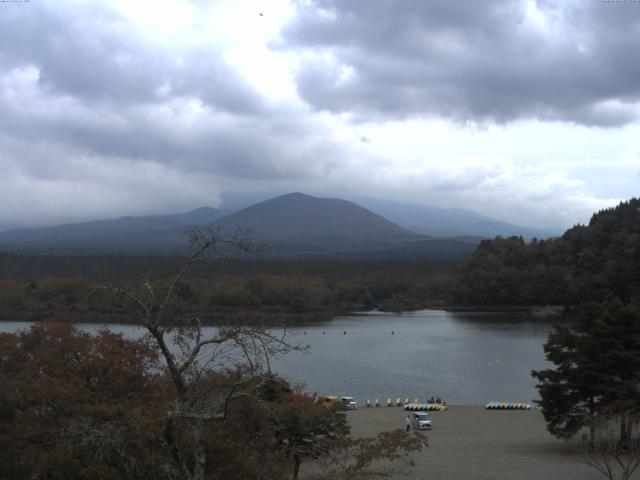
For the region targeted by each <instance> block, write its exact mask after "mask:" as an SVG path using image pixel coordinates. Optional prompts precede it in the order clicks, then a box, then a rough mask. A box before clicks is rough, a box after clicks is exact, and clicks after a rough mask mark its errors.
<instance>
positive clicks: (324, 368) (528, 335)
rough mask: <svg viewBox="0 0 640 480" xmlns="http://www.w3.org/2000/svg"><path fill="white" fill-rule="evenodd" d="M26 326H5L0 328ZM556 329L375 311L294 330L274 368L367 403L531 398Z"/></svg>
mask: <svg viewBox="0 0 640 480" xmlns="http://www.w3.org/2000/svg"><path fill="white" fill-rule="evenodd" d="M26 325H27V324H25V323H16V322H7V323H0V331H15V330H17V329H18V328H24V327H25V326H26ZM83 328H85V329H87V330H91V331H95V330H97V329H99V328H101V326H98V325H84V326H83ZM109 328H110V329H112V330H115V331H119V332H122V333H124V334H125V335H126V336H129V337H139V336H141V335H142V334H143V333H144V331H143V330H142V329H140V328H139V327H132V326H127V325H110V326H109ZM550 328H551V324H549V323H546V322H540V321H530V319H529V318H528V317H526V316H522V315H518V314H514V313H508V314H505V313H485V312H483V313H468V312H465V313H453V312H445V311H434V310H424V311H419V312H411V313H404V314H390V313H381V312H371V313H367V314H366V315H356V316H344V317H338V318H335V319H334V320H332V321H330V322H324V323H321V324H315V325H305V326H304V327H296V328H292V329H290V332H291V333H292V334H293V335H294V337H295V340H297V341H298V342H300V343H304V344H308V345H309V347H310V348H309V349H308V350H307V351H305V352H294V353H291V354H289V355H286V356H284V357H282V358H279V359H277V360H276V361H274V362H273V364H272V367H273V369H274V370H276V371H278V372H279V373H281V374H282V375H283V376H285V377H286V378H288V379H290V380H292V381H293V382H295V383H304V384H305V387H304V388H305V390H307V391H309V392H318V393H320V394H330V393H335V394H338V395H347V394H348V395H352V396H355V397H356V398H357V399H358V400H359V401H360V403H361V404H362V403H363V402H364V400H365V399H366V398H370V399H372V400H373V399H375V398H379V399H380V400H381V401H384V402H386V399H387V398H390V397H391V398H394V399H395V398H397V397H401V398H403V399H404V398H407V397H408V398H411V399H413V398H415V397H418V398H419V399H420V400H424V399H426V398H428V397H430V396H432V395H433V396H440V397H442V398H443V399H444V400H446V401H447V402H448V403H450V404H458V405H460V404H484V403H486V402H488V401H490V400H505V401H526V402H530V401H531V400H532V399H534V398H537V392H536V390H535V388H534V385H535V382H534V380H533V379H532V378H531V375H530V373H531V370H533V369H539V368H544V367H545V365H546V364H545V360H544V352H543V350H542V344H543V343H544V341H545V338H546V335H547V333H548V332H549V330H550ZM345 332H346V334H345ZM392 332H393V333H392Z"/></svg>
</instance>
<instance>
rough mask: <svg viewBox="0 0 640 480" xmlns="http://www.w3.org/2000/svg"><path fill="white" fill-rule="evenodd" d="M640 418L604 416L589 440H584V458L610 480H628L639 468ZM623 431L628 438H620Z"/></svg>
mask: <svg viewBox="0 0 640 480" xmlns="http://www.w3.org/2000/svg"><path fill="white" fill-rule="evenodd" d="M639 420H640V418H638V417H637V416H630V415H629V414H626V413H624V414H612V415H607V416H602V417H600V418H599V419H598V420H596V421H595V422H594V424H593V426H592V429H591V430H592V432H595V435H592V436H591V437H590V438H585V439H583V448H584V459H585V462H586V463H587V465H589V466H591V467H593V468H594V469H595V470H597V471H598V472H600V473H601V474H602V475H603V476H604V477H606V478H608V479H609V480H618V479H619V480H628V479H630V478H631V476H632V475H633V474H634V472H635V471H636V470H637V469H638V467H640V439H639V438H637V432H635V431H634V430H637V427H638V425H639V424H640V422H639ZM621 428H624V429H625V430H626V431H625V435H623V436H621V435H620V431H619V430H620V429H621Z"/></svg>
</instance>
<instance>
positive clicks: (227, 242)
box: [100, 227, 303, 480]
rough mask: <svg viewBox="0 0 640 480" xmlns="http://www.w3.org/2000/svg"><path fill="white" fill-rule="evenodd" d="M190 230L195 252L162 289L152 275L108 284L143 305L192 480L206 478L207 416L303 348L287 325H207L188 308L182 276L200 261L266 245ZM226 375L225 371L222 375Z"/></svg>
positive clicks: (181, 460) (175, 447)
mask: <svg viewBox="0 0 640 480" xmlns="http://www.w3.org/2000/svg"><path fill="white" fill-rule="evenodd" d="M189 234H190V238H191V243H192V247H193V253H192V254H191V255H190V256H189V257H188V258H187V259H186V261H185V262H184V264H183V265H182V267H181V268H180V269H179V271H178V272H177V273H176V274H175V275H174V276H173V277H172V278H171V279H170V281H169V283H168V286H166V285H165V287H164V288H163V289H162V291H160V290H158V289H156V287H155V286H154V284H153V282H152V281H151V279H150V278H147V279H146V280H145V282H144V285H143V288H141V289H139V290H136V291H133V290H131V289H127V288H122V287H101V288H100V290H103V291H106V292H108V293H109V294H110V297H111V300H112V301H115V300H116V299H118V298H126V299H128V300H129V301H130V302H132V303H133V305H135V307H136V308H137V310H138V312H139V314H140V319H139V320H140V323H141V324H142V326H144V328H145V329H146V330H147V332H148V337H149V338H150V341H151V342H152V344H154V346H155V347H156V348H157V349H158V350H159V351H160V352H161V355H162V358H163V360H164V363H165V364H166V368H167V371H168V374H169V377H170V379H171V382H172V384H173V390H174V395H173V401H172V402H171V405H170V406H169V408H168V409H167V412H166V416H165V418H164V429H163V433H164V440H165V442H166V446H167V448H168V449H169V451H170V453H171V457H172V459H173V461H174V463H175V465H176V469H177V472H176V474H177V475H179V477H181V478H183V479H185V480H203V479H204V478H205V467H206V462H207V459H206V438H205V427H206V424H207V422H212V421H219V420H223V419H225V418H226V416H227V413H228V408H229V404H230V403H231V402H233V401H234V400H236V399H239V398H242V397H247V396H255V395H256V392H257V390H258V388H259V387H260V383H261V381H262V380H263V379H266V378H272V377H271V376H269V375H267V374H269V373H270V363H269V361H270V358H272V357H273V356H276V355H280V354H284V353H287V352H289V351H291V350H294V349H296V350H297V349H302V348H303V347H300V346H298V345H294V344H292V343H291V342H290V341H289V339H288V336H287V332H286V329H284V328H282V329H278V330H277V331H276V330H274V329H269V328H267V326H265V325H263V324H255V323H254V324H239V323H226V324H222V325H218V326H216V327H215V328H211V329H204V328H203V326H202V322H201V319H200V318H199V317H198V316H195V315H192V314H189V312H188V311H186V310H185V309H183V308H182V303H183V298H182V295H181V288H183V283H182V282H183V280H184V279H185V276H186V275H187V274H188V273H189V271H190V270H191V268H192V267H193V266H194V264H195V263H196V262H201V261H204V260H206V259H207V258H210V257H211V256H217V257H220V256H228V255H229V254H232V253H239V254H257V253H259V251H260V246H259V245H258V244H256V243H255V242H254V241H252V240H251V239H250V238H249V237H248V236H247V234H246V233H245V232H241V231H239V232H236V233H233V234H226V233H224V232H222V231H221V230H220V229H218V228H213V227H209V228H198V229H194V230H192V231H191V232H190V233H189ZM221 373H225V374H224V375H218V378H217V379H216V378H215V377H216V374H221ZM220 377H223V378H224V380H223V381H220ZM261 379H262V380H261ZM185 432H186V437H187V438H188V441H187V442H185V441H180V440H179V438H178V436H179V435H178V434H181V435H185Z"/></svg>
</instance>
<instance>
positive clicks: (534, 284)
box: [0, 199, 640, 323]
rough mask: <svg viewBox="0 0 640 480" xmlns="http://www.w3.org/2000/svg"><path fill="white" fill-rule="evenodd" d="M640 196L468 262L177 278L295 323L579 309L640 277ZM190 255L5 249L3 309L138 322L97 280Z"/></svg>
mask: <svg viewBox="0 0 640 480" xmlns="http://www.w3.org/2000/svg"><path fill="white" fill-rule="evenodd" d="M638 208H640V200H638V199H631V200H629V201H626V202H623V203H621V204H620V205H618V206H616V207H615V208H610V209H606V210H602V211H600V212H598V213H595V214H594V215H593V216H592V218H591V220H590V222H589V223H588V225H577V226H575V227H573V228H571V229H569V230H567V231H566V232H565V233H564V234H563V235H562V236H561V237H557V238H550V239H544V240H543V239H540V240H538V239H532V240H531V241H529V242H527V241H525V240H524V239H523V238H522V237H509V238H502V237H496V238H495V239H492V240H484V241H482V242H481V243H480V245H479V246H478V248H477V249H476V251H475V252H474V253H473V254H472V255H471V256H469V257H467V258H466V259H464V260H463V261H462V262H459V263H457V264H453V263H450V262H444V261H443V262H433V261H414V262H412V261H408V260H395V261H390V260H387V261H382V260H377V261H376V260H304V261H302V260H267V259H260V258H253V257H246V256H245V257H243V258H230V259H219V258H218V259H216V258H212V259H209V260H208V261H203V262H201V263H199V264H197V265H194V267H193V270H192V272H190V275H189V276H188V277H186V278H185V279H184V280H183V281H182V283H181V285H180V288H181V293H182V295H183V297H184V298H183V299H184V301H185V308H188V309H190V310H191V311H192V312H194V313H198V314H199V315H201V316H202V317H203V319H204V321H206V322H208V323H215V322H216V321H217V319H220V318H228V317H234V318H247V319H249V318H252V317H260V318H261V319H262V320H268V319H269V318H270V317H274V318H275V317H278V318H282V317H285V318H287V319H288V320H289V321H292V322H304V321H309V320H314V321H315V320H322V319H330V318H332V317H333V316H335V315H336V314H340V313H346V312H350V311H362V310H370V309H373V308H378V309H381V310H389V311H401V310H414V309H420V308H442V307H447V308H459V307H485V308H495V307H503V308H504V307H522V308H529V307H531V306H535V305H561V306H566V307H571V306H576V305H579V304H581V303H583V302H585V301H602V300H605V299H606V298H607V296H610V295H614V296H616V297H619V298H620V299H622V300H624V301H626V300H628V299H629V298H630V297H631V296H632V295H633V292H634V291H636V292H637V291H638V287H639V286H640V285H639V284H640V222H638ZM182 261H183V259H182V258H174V257H144V256H121V255H101V256H52V255H44V256H35V255H34V256H25V255H14V254H9V253H3V254H0V316H1V317H2V318H3V319H9V320H19V319H22V320H41V319H46V318H51V317H54V316H55V317H57V318H65V319H68V320H71V321H96V320H99V321H107V320H112V321H121V322H135V321H136V319H135V318H131V317H130V315H129V313H128V312H129V309H128V305H127V304H126V302H125V303H123V304H117V303H116V304H111V305H109V308H107V309H105V305H104V304H103V303H101V301H100V299H99V298H97V297H92V295H91V293H92V292H93V291H94V290H95V288H96V287H98V286H101V285H111V286H115V285H120V286H133V285H137V284H139V283H140V280H141V279H142V278H146V277H150V278H158V279H162V278H163V277H165V276H166V275H167V274H169V273H171V272H172V271H174V270H175V269H176V268H177V266H178V265H180V264H181V262H182Z"/></svg>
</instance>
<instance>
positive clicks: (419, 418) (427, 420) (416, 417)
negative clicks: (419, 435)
mask: <svg viewBox="0 0 640 480" xmlns="http://www.w3.org/2000/svg"><path fill="white" fill-rule="evenodd" d="M411 426H412V427H413V428H415V429H416V430H431V428H432V427H433V425H432V424H431V417H430V416H429V414H428V413H427V412H413V414H411Z"/></svg>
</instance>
